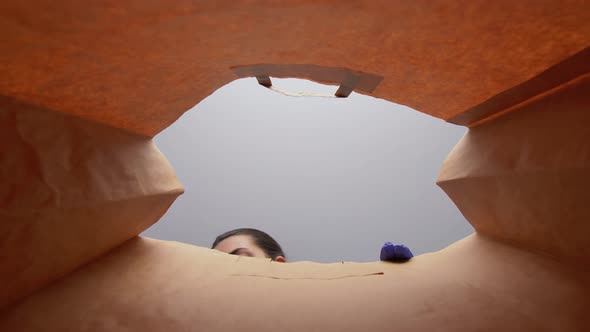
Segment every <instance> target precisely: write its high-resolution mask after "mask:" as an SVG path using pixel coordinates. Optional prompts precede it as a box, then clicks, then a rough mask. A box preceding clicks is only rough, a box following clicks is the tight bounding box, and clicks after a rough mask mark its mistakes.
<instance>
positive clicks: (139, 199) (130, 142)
mask: <svg viewBox="0 0 590 332" xmlns="http://www.w3.org/2000/svg"><path fill="white" fill-rule="evenodd" d="M0 150H1V151H2V154H1V155H0V179H1V181H2V183H1V186H0V207H1V209H0V221H1V222H0V252H2V255H1V256H0V268H1V269H0V285H1V286H0V287H1V291H0V307H3V306H4V305H6V304H8V303H10V302H12V301H14V300H16V299H18V298H20V297H22V296H24V295H27V294H28V293H29V292H31V291H32V290H35V289H36V288H38V287H40V286H44V285H45V284H47V283H48V282H50V281H53V280H55V279H57V278H59V277H62V276H64V275H66V274H67V273H70V272H71V271H73V270H74V269H75V268H78V267H79V266H81V265H83V264H85V263H87V262H88V261H90V260H92V259H94V258H96V257H98V256H100V255H103V254H104V253H106V252H107V251H108V250H110V249H112V248H114V247H115V246H118V245H119V244H121V243H122V242H124V241H125V240H127V239H129V238H131V237H133V236H135V235H137V234H139V233H140V232H142V231H143V230H144V229H146V228H147V227H149V226H150V225H151V224H153V223H154V222H156V221H157V220H158V219H159V218H160V217H161V216H162V215H163V214H164V212H165V211H166V210H167V209H168V207H169V206H170V204H172V202H173V201H174V199H175V198H176V197H177V196H178V195H179V194H181V193H182V190H183V189H182V186H181V185H180V183H179V182H178V180H177V179H176V176H175V175H174V172H173V170H172V168H171V167H170V165H169V164H168V162H167V161H166V159H165V158H164V156H162V154H161V153H160V152H159V151H158V149H157V148H156V147H155V146H154V144H153V142H152V141H151V139H149V138H147V137H143V136H139V135H137V134H131V133H127V132H124V131H121V130H118V129H113V128H111V127H107V126H104V125H102V124H96V123H93V122H91V121H88V120H83V119H79V118H76V117H74V116H71V115H64V114H59V113H54V112H50V111H47V110H42V109H35V108H33V107H31V106H30V105H23V104H17V103H12V104H4V105H3V108H2V109H0Z"/></svg>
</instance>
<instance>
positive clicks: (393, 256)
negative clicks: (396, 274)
mask: <svg viewBox="0 0 590 332" xmlns="http://www.w3.org/2000/svg"><path fill="white" fill-rule="evenodd" d="M412 257H414V255H413V254H412V252H411V251H410V249H409V248H408V247H406V246H404V245H403V244H393V243H391V242H385V244H384V245H383V247H381V260H382V261H384V262H406V261H408V260H410V258H412Z"/></svg>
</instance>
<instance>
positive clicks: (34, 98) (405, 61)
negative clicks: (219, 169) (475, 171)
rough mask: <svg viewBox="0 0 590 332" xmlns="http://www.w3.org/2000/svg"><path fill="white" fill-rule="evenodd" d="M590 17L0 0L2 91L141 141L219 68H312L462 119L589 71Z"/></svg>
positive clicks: (323, 4) (568, 9) (499, 4)
mask: <svg viewBox="0 0 590 332" xmlns="http://www.w3.org/2000/svg"><path fill="white" fill-rule="evenodd" d="M589 22H590V10H588V4H587V3H586V2H585V1H583V0H577V1H576V0H574V1H536V0H524V1H512V0H499V1H487V0H486V1H484V0H475V1H448V0H435V1H431V0H428V1H403V0H394V1H392V0H379V1H375V0H370V1H358V0H354V1H317V0H313V1H311V0H308V1H301V0H297V1H280V2H278V1H191V0H180V1H174V3H173V4H171V3H170V2H169V1H165V0H156V1H106V2H105V1H83V2H81V1H64V0H62V1H57V2H56V1H48V0H34V1H25V2H23V1H3V2H2V3H1V4H0V34H1V36H2V38H0V49H2V50H3V51H2V52H0V73H2V79H1V80H0V96H5V97H7V98H14V99H17V100H21V101H26V102H28V103H30V104H35V105H39V106H42V107H45V108H47V109H51V110H56V111H60V112H67V113H72V114H76V115H77V116H80V117H86V118H89V119H92V120H95V121H99V122H102V123H106V124H108V125H110V126H113V127H117V128H125V129H127V130H130V131H133V132H136V133H140V134H143V135H147V136H153V135H155V134H157V133H158V132H160V131H161V130H163V129H164V128H166V127H167V126H168V125H170V124H171V123H172V122H174V121H175V120H176V119H177V118H179V117H180V115H182V113H184V112H185V111H187V110H188V109H190V108H191V107H193V106H194V105H196V104H197V103H198V102H199V101H201V100H202V99H203V98H205V97H207V96H208V95H210V94H211V93H213V92H214V91H215V90H217V89H219V88H220V87H222V86H223V85H225V84H228V83H230V82H231V81H233V80H235V79H236V78H238V76H236V74H234V72H232V70H231V69H230V68H234V67H237V66H250V65H257V64H270V65H314V66H320V67H333V68H347V69H349V70H352V71H357V72H363V73H367V74H369V75H377V76H380V77H383V80H382V81H381V82H380V83H379V84H378V85H377V87H376V88H375V89H374V91H373V92H372V93H370V95H371V96H374V97H377V98H383V99H386V100H389V101H392V102H395V103H399V104H403V105H407V106H409V107H412V108H414V109H416V110H418V111H421V112H424V113H427V114H430V115H433V116H436V117H439V118H442V119H450V118H452V117H454V116H456V115H458V114H460V113H463V112H465V111H467V110H469V109H471V108H477V109H476V112H474V113H475V114H473V113H467V116H466V117H464V118H459V119H458V122H457V123H460V124H464V125H466V124H469V123H472V122H475V121H477V120H478V119H479V118H480V117H487V116H489V115H490V114H493V113H495V112H497V111H501V110H502V109H504V108H506V107H507V104H515V103H518V102H521V101H523V100H522V99H523V98H524V99H528V98H531V97H532V96H533V95H534V94H538V93H541V92H542V91H543V90H547V89H550V88H551V87H554V86H559V85H560V84H563V83H565V81H568V80H571V79H573V78H575V77H576V76H578V75H581V74H583V73H585V72H588V70H589V68H588V66H590V51H589V50H588V49H587V48H588V46H590V23H589ZM580 52H581V53H580ZM580 54H581V55H580ZM576 55H577V56H576ZM552 66H558V68H559V69H558V70H557V72H559V75H546V76H545V77H544V78H543V79H542V80H540V81H536V80H534V78H535V77H536V76H537V75H540V74H541V73H543V72H544V71H546V70H548V69H549V68H551V67H552ZM321 72H322V71H318V72H317V74H321ZM565 72H567V73H568V75H565V74H564V73H565ZM298 75H303V76H302V77H306V76H310V77H308V78H311V79H314V77H315V76H316V75H315V74H314V72H311V73H308V74H307V75H306V74H304V73H299V74H298ZM338 79H339V77H338V76H337V75H336V76H334V77H333V78H330V77H326V78H323V80H325V81H327V82H325V83H331V84H336V85H339V84H337V83H335V82H334V81H335V80H338ZM530 80H532V81H531V82H529V81H530ZM564 80H565V81H564ZM527 82H529V84H525V83H527ZM522 84H525V85H524V86H521V85H522ZM509 89H511V92H510V94H509V96H506V97H502V98H500V99H499V100H496V99H491V98H492V97H494V96H496V95H498V94H501V93H503V92H504V91H506V90H509ZM358 92H361V93H367V92H363V91H362V90H359V91H358ZM488 100H489V102H486V101H488ZM509 106H510V105H509Z"/></svg>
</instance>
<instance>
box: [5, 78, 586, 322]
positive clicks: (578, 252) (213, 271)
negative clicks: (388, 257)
mask: <svg viewBox="0 0 590 332" xmlns="http://www.w3.org/2000/svg"><path fill="white" fill-rule="evenodd" d="M589 82H590V80H589V79H588V77H581V78H580V79H578V80H575V81H573V82H571V83H570V84H567V85H565V86H564V87H562V88H560V89H557V90H555V91H552V92H549V93H547V94H546V95H545V96H541V97H539V98H537V99H536V100H533V101H531V102H529V103H527V104H526V105H521V106H520V107H518V108H516V109H514V110H512V112H510V113H508V114H506V115H504V116H502V117H499V118H496V119H493V120H491V121H489V122H486V123H483V124H481V125H479V126H477V127H475V128H472V129H471V130H470V132H469V134H468V135H467V136H466V137H465V138H464V139H463V141H462V142H461V143H460V144H459V145H458V146H457V147H456V148H455V149H454V150H453V152H452V153H451V155H450V157H449V159H448V160H447V161H446V162H445V165H444V166H443V169H442V171H441V176H440V182H439V183H440V185H441V186H442V187H443V188H444V189H445V190H446V191H447V192H448V193H449V195H450V196H451V197H452V198H453V200H454V201H455V202H456V203H457V204H458V206H459V208H460V209H461V210H462V211H464V213H465V215H466V216H467V217H468V218H469V220H470V221H471V222H472V223H473V225H474V226H475V227H476V229H477V231H478V233H477V234H476V235H472V236H470V237H468V238H466V239H464V240H462V241H459V242H457V243H455V244H453V245H451V246H450V247H448V248H446V249H444V250H442V251H440V252H437V253H432V254H427V255H423V256H419V257H416V258H414V259H412V260H411V261H410V262H409V263H404V264H393V263H383V262H376V263H364V264H359V263H335V264H317V263H310V262H297V263H284V264H282V263H276V262H270V261H268V260H262V259H255V258H247V257H239V256H231V255H226V254H223V253H220V252H216V251H213V250H209V249H204V248H199V247H195V246H190V245H184V244H178V243H173V242H165V241H155V240H151V239H141V238H135V239H132V240H130V241H128V243H127V244H125V245H124V246H122V247H119V248H117V249H116V250H114V251H112V252H111V253H110V254H107V255H105V256H104V257H102V258H100V259H98V260H96V261H95V262H93V263H92V264H90V265H89V266H87V267H85V268H83V269H81V270H80V271H78V272H75V273H73V274H71V275H69V276H68V277H66V278H64V279H62V280H61V281H59V282H57V283H56V284H54V285H52V286H49V287H47V288H45V289H44V290H41V291H39V292H37V293H36V294H34V295H32V296H30V297H28V298H27V299H25V300H24V301H22V302H21V303H19V304H17V305H14V306H12V307H10V308H8V309H6V310H5V311H4V313H2V314H0V328H2V329H3V330H19V331H43V330H48V331H50V330H60V331H104V330H125V331H164V330H166V331H185V330H186V331H188V330H195V329H196V330H204V331H228V330H231V329H240V330H242V331H312V330H317V331H367V330H370V331H392V330H404V331H432V330H438V331H539V330H542V331H585V330H586V329H587V327H588V325H589V324H590V317H588V315H587V312H586V311H587V308H588V306H589V305H590V271H589V270H588V266H589V262H588V255H587V252H588V249H586V248H585V247H587V244H588V237H587V234H588V225H587V223H586V222H585V220H587V216H588V212H589V211H590V205H588V204H585V203H586V202H587V195H585V189H586V184H589V183H588V182H589V181H588V176H587V174H589V172H588V170H589V168H590V158H589V156H590V153H588V151H589V149H590V140H588V139H586V138H588V136H589V135H590V133H589V130H590V129H589V128H590V117H589V116H588V114H590V113H588V111H587V110H588V107H589V105H590V103H589V102H588V101H589V99H588V96H587V94H585V92H586V91H588V84H589ZM507 139H508V140H507ZM539 202H542V204H538V203H539ZM56 304H59V305H56Z"/></svg>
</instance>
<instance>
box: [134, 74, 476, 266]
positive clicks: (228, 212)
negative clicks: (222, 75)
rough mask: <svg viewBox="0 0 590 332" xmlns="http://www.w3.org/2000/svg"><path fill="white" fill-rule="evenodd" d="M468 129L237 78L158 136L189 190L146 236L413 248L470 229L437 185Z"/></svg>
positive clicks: (369, 256) (394, 108)
mask: <svg viewBox="0 0 590 332" xmlns="http://www.w3.org/2000/svg"><path fill="white" fill-rule="evenodd" d="M273 83H274V84H275V85H276V86H278V87H280V88H281V89H283V90H287V91H291V92H297V91H310V92H316V93H325V94H331V93H333V92H334V91H336V88H337V87H335V86H325V85H321V84H316V83H312V82H309V81H305V80H295V79H285V80H278V79H273ZM464 133H465V128H463V127H458V126H454V125H451V124H448V123H446V122H444V121H442V120H440V119H437V118H433V117H430V116H428V115H424V114H422V113H420V112H417V111H414V110H412V109H410V108H408V107H405V106H401V105H397V104H393V103H391V102H388V101H385V100H381V99H376V98H372V97H369V96H365V95H360V94H355V93H353V94H352V95H351V96H350V97H348V98H345V99H337V98H322V97H289V96H284V95H281V94H279V93H277V92H274V91H271V90H269V89H266V88H264V87H262V86H259V85H258V84H257V83H256V80H255V79H253V78H252V79H241V80H237V81H234V82H232V83H230V84H228V85H226V86H224V87H222V88H221V89H219V90H218V91H216V92H215V93H214V94H213V95H211V96H209V97H208V98H206V99H205V100H203V101H202V102H201V103H199V104H198V105H197V106H196V107H194V108H193V109H192V110H190V111H188V112H187V113H185V115H184V116H183V117H181V118H180V119H179V120H178V121H177V122H176V123H174V124H173V125H172V126H171V127H169V128H168V129H166V130H165V131H163V132H162V133H160V134H159V135H158V136H157V137H156V138H155V141H156V144H157V145H158V147H159V148H160V150H162V152H163V153H164V154H165V155H166V156H167V157H168V160H170V163H171V164H172V165H173V167H174V168H175V170H176V172H177V174H178V177H179V178H180V181H181V182H182V183H183V184H184V186H185V188H186V192H185V194H184V195H182V196H181V197H180V198H178V200H177V201H176V202H175V203H174V204H173V205H172V207H171V208H170V210H169V211H168V213H167V214H166V215H165V216H164V217H163V218H162V219H161V220H160V221H159V222H158V223H157V224H156V225H154V226H152V227H151V228H150V229H148V230H147V231H146V232H144V233H143V235H144V236H149V237H154V238H159V239H166V240H174V241H180V242H187V243H192V244H196V245H199V246H206V247H208V246H210V245H211V243H212V242H213V240H214V238H215V236H217V235H218V234H220V233H223V232H225V231H227V230H230V229H233V228H238V227H254V228H258V229H261V230H263V231H266V232H268V233H269V234H271V235H272V236H273V237H275V239H277V241H279V243H280V244H281V245H282V246H283V249H284V250H285V252H286V254H287V258H288V259H289V260H313V261H319V262H336V261H359V262H364V261H375V260H378V259H379V250H380V247H381V245H382V244H383V242H386V241H391V242H394V243H402V244H406V245H407V246H409V247H410V249H411V250H412V251H413V252H414V254H422V253H426V252H431V251H436V250H440V249H442V248H444V247H445V246H447V245H449V244H450V243H452V242H454V241H456V240H458V239H461V238H463V237H465V236H467V235H468V234H470V233H472V232H473V229H472V228H471V226H470V225H469V224H468V223H467V221H465V219H464V218H463V216H462V215H461V214H460V213H459V211H458V210H457V208H456V207H455V206H454V205H453V203H452V202H451V201H450V199H448V198H447V196H446V195H445V194H444V192H443V191H442V190H441V189H439V188H438V187H437V186H436V185H435V180H436V177H437V175H438V170H439V169H440V166H441V164H442V162H443V160H444V158H445V157H446V155H447V154H448V153H449V151H450V150H451V148H452V147H453V146H454V145H455V144H456V143H457V141H458V140H459V139H460V138H461V136H462V135H463V134H464Z"/></svg>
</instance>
